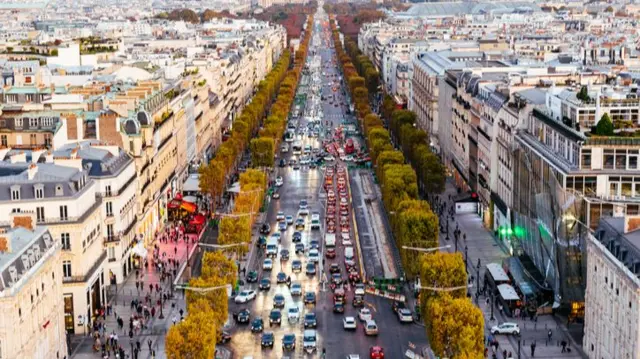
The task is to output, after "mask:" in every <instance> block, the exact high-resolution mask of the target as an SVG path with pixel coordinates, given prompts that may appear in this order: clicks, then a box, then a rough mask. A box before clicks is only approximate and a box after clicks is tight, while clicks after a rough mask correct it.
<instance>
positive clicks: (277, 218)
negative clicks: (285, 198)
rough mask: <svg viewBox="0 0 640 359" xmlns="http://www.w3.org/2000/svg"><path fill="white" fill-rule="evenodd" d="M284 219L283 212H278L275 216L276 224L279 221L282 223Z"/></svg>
mask: <svg viewBox="0 0 640 359" xmlns="http://www.w3.org/2000/svg"><path fill="white" fill-rule="evenodd" d="M285 218H286V217H285V215H284V212H282V211H280V212H278V214H276V220H277V221H278V222H280V221H284V220H285Z"/></svg>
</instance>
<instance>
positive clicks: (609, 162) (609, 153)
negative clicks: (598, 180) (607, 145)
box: [602, 150, 615, 169]
mask: <svg viewBox="0 0 640 359" xmlns="http://www.w3.org/2000/svg"><path fill="white" fill-rule="evenodd" d="M614 153H615V152H614V150H604V155H603V156H602V167H603V168H606V169H613V162H614V157H615V154H614Z"/></svg>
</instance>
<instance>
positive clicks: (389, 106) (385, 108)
mask: <svg viewBox="0 0 640 359" xmlns="http://www.w3.org/2000/svg"><path fill="white" fill-rule="evenodd" d="M395 110H396V103H395V101H393V98H392V97H391V96H390V95H385V96H384V98H383V100H382V108H381V112H382V118H384V119H385V120H387V121H390V120H391V116H392V115H393V111H395Z"/></svg>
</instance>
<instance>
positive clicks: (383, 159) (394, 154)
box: [376, 150, 404, 178]
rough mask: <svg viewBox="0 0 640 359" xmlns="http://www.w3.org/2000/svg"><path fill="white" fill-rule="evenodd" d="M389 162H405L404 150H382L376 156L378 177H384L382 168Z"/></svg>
mask: <svg viewBox="0 0 640 359" xmlns="http://www.w3.org/2000/svg"><path fill="white" fill-rule="evenodd" d="M389 164H397V165H402V164H404V156H403V155H402V152H400V151H396V150H387V151H382V152H380V154H379V155H378V157H377V158H376V166H377V174H378V178H380V177H382V170H383V169H384V168H385V166H386V165H389Z"/></svg>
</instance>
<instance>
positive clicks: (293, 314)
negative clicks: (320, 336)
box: [287, 307, 300, 323]
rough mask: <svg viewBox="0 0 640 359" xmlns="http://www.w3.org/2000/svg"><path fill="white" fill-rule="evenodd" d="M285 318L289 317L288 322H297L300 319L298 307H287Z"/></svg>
mask: <svg viewBox="0 0 640 359" xmlns="http://www.w3.org/2000/svg"><path fill="white" fill-rule="evenodd" d="M287 318H288V319H289V323H295V322H297V321H298V320H299V319H300V309H298V307H292V308H289V311H288V312H287Z"/></svg>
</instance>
